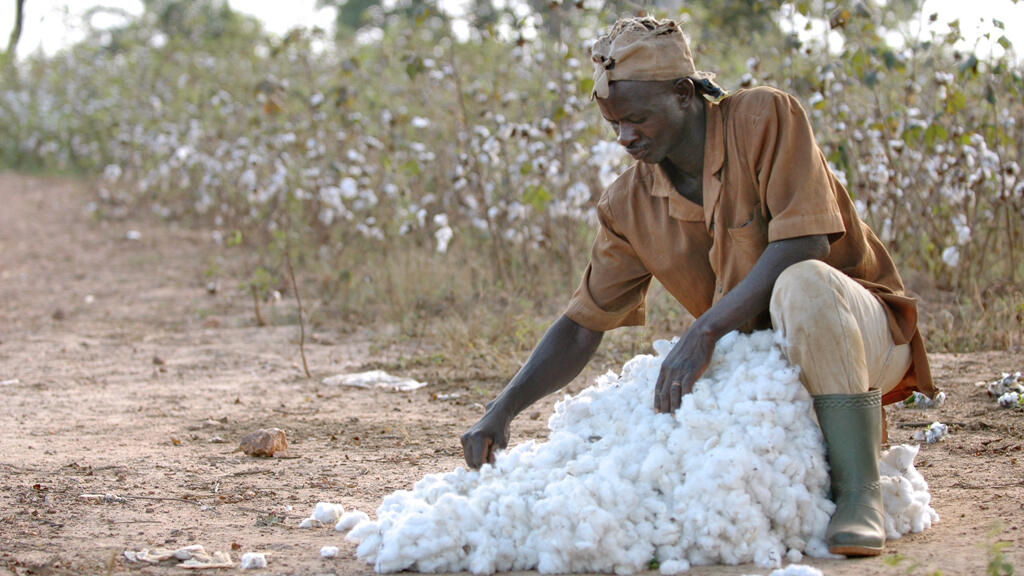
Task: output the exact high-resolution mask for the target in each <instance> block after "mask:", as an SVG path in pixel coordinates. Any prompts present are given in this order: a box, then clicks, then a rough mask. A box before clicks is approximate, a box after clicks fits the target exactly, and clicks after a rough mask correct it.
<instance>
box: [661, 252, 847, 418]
mask: <svg viewBox="0 0 1024 576" xmlns="http://www.w3.org/2000/svg"><path fill="white" fill-rule="evenodd" d="M828 253H829V244H828V237H827V236H826V235H824V234H821V235H815V236H801V237H797V238H787V239H784V240H778V241H776V242H771V243H769V244H768V246H767V248H765V251H764V252H763V253H762V254H761V257H760V258H758V260H757V263H755V264H754V267H753V268H752V269H751V270H750V272H749V273H748V274H747V276H746V277H745V278H744V279H743V280H742V281H741V282H740V283H739V284H737V285H736V287H735V288H733V289H732V290H730V291H729V293H727V294H726V295H725V296H723V297H722V299H721V300H719V301H718V302H717V303H716V304H715V305H714V306H712V307H711V308H710V309H708V311H707V312H705V313H704V314H701V316H700V318H697V321H696V322H695V323H694V324H693V326H691V327H690V329H689V330H687V331H686V333H685V334H683V337H682V338H681V339H680V340H679V342H677V343H676V345H675V346H674V347H673V348H672V351H671V352H669V354H668V356H666V357H665V361H664V362H663V363H662V365H661V373H660V374H659V375H658V383H657V386H656V387H655V389H654V408H655V410H656V411H658V412H674V411H675V410H676V409H677V408H679V405H680V403H681V402H682V397H683V396H684V395H686V394H689V393H690V392H691V391H692V390H693V385H694V383H696V382H697V379H698V378H700V376H701V374H703V373H704V371H705V370H706V369H707V367H708V365H709V364H710V363H711V354H712V353H713V352H714V350H715V343H716V342H718V339H719V338H721V337H722V336H724V335H726V334H728V333H729V332H731V331H733V330H736V329H738V328H739V327H740V326H742V325H743V324H744V323H745V322H747V321H748V320H750V319H751V318H754V317H755V316H756V315H758V314H760V313H761V312H764V311H765V310H767V309H768V305H769V302H770V301H771V296H772V288H773V287H774V286H775V280H777V279H778V277H779V275H780V274H782V271H783V270H785V269H786V268H788V267H790V266H792V265H793V264H796V263H797V262H802V261H804V260H815V259H816V260H821V259H824V258H825V257H826V256H828Z"/></svg>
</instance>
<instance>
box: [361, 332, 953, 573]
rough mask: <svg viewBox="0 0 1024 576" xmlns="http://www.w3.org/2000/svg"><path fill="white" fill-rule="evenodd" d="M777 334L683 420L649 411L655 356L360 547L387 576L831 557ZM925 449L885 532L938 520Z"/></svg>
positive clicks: (587, 392) (893, 498)
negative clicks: (544, 433)
mask: <svg viewBox="0 0 1024 576" xmlns="http://www.w3.org/2000/svg"><path fill="white" fill-rule="evenodd" d="M779 338H780V337H779V336H778V335H775V334H772V333H770V332H760V333H754V334H752V335H749V336H747V335H740V334H737V333H732V334H730V335H728V336H726V337H725V338H723V339H722V340H721V341H719V343H718V345H717V347H716V351H715V355H714V358H713V359H712V362H711V365H710V367H709V369H708V371H707V373H706V374H705V375H704V376H703V377H702V378H701V379H700V380H699V381H698V382H697V383H696V385H695V387H694V391H693V393H692V394H690V395H687V396H685V397H684V399H683V402H682V405H681V407H680V408H679V410H678V411H677V412H676V413H675V414H674V415H667V414H657V413H655V412H654V410H653V404H652V401H651V398H652V395H653V389H654V384H655V381H656V379H657V376H658V373H659V370H660V366H661V362H662V360H663V359H664V357H665V355H666V354H667V353H668V351H669V350H670V349H671V347H672V343H671V342H667V341H658V342H656V343H655V344H654V348H655V355H640V356H637V357H635V358H633V359H632V360H630V361H629V362H627V363H626V364H625V365H624V366H623V368H622V372H621V374H614V373H608V374H606V375H605V376H603V377H601V378H599V379H598V380H597V382H596V383H595V384H594V385H592V386H590V387H588V388H586V389H584V390H583V391H581V392H579V393H578V394H576V395H575V396H571V397H570V396H566V397H565V398H564V399H563V400H562V401H560V402H559V403H558V404H557V405H556V406H555V411H554V414H553V415H552V416H551V417H550V418H549V421H548V427H549V434H548V440H547V441H545V442H538V441H532V440H531V441H527V442H524V443H521V444H519V445H518V446H516V447H514V448H511V449H509V450H505V451H501V452H499V453H498V454H497V457H496V459H495V462H494V464H493V465H490V464H488V465H484V466H483V467H482V468H481V469H479V470H466V469H465V468H461V467H460V468H457V469H455V470H454V471H452V472H448V473H441V474H430V475H427V476H426V477H424V478H423V479H422V480H420V481H419V482H417V483H416V484H415V486H414V487H413V488H412V489H411V490H400V491H398V492H395V493H393V494H392V495H390V496H387V497H386V498H385V499H384V500H383V502H382V503H381V505H380V507H379V508H378V509H377V512H376V519H374V520H370V519H366V520H363V521H361V522H359V523H358V524H356V525H355V526H354V527H352V529H351V530H350V531H349V532H348V534H347V536H346V538H347V539H348V540H351V541H353V542H356V543H357V544H358V546H357V548H356V555H357V556H358V557H359V558H360V559H362V560H364V561H365V562H367V563H369V564H372V565H373V567H374V569H375V570H376V571H378V572H396V571H402V570H412V571H421V572H439V571H443V572H456V571H471V572H473V573H476V574H489V573H493V572H497V571H508V570H533V569H535V570H538V571H540V572H542V573H563V572H609V573H610V572H614V573H617V574H630V573H634V572H637V571H642V570H645V569H648V568H649V567H650V566H652V565H653V564H652V560H654V561H656V563H657V566H658V569H659V570H660V571H661V572H662V573H664V574H674V573H679V572H685V571H686V570H688V569H689V568H690V567H691V566H696V565H708V564H719V563H721V564H741V563H755V564H756V565H758V566H759V567H762V568H766V569H774V568H780V567H781V565H782V564H783V562H799V561H800V560H801V559H802V558H803V557H804V555H809V556H812V557H820V556H825V555H827V548H826V546H825V544H824V541H823V538H824V533H825V528H826V527H827V525H828V521H829V517H830V515H831V513H832V511H833V509H834V505H833V504H832V502H830V501H829V500H828V498H827V490H828V467H827V465H826V462H825V456H824V444H823V440H822V436H821V432H820V430H819V428H818V426H817V424H816V422H815V420H814V419H813V417H812V411H811V398H810V396H809V395H808V394H807V392H806V391H805V389H804V388H803V386H802V385H801V384H800V382H799V377H798V371H797V369H795V368H793V367H792V366H790V365H789V364H788V363H787V362H786V361H785V359H784V357H783V355H782V351H781V348H780V347H779V342H780V340H779ZM916 453H917V452H916V449H915V448H912V447H898V448H894V449H893V450H890V451H889V452H887V453H885V454H884V455H883V456H882V469H883V474H884V476H883V494H887V495H888V496H884V497H883V498H884V501H885V505H886V518H887V520H886V522H887V532H888V533H889V537H890V538H898V537H899V536H900V535H901V534H904V533H907V532H917V531H921V530H924V529H926V528H927V527H929V526H930V525H931V523H933V522H935V521H937V520H938V516H937V515H936V514H935V512H934V510H933V509H932V508H931V507H930V505H929V502H930V496H929V495H928V492H927V484H926V483H925V482H924V479H923V477H921V476H920V474H919V473H918V472H917V471H916V470H915V469H914V468H913V460H914V456H915V455H916Z"/></svg>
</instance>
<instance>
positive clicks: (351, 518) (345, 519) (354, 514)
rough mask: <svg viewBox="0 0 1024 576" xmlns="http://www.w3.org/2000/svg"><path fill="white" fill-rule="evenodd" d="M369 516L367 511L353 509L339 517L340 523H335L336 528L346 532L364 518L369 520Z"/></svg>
mask: <svg viewBox="0 0 1024 576" xmlns="http://www.w3.org/2000/svg"><path fill="white" fill-rule="evenodd" d="M369 518H370V517H369V516H367V515H366V513H365V512H360V511H359V510H353V511H351V512H346V513H344V514H342V516H341V518H340V519H338V523H337V524H335V526H334V529H335V530H336V531H338V532H345V531H348V530H351V529H353V528H355V527H356V525H357V524H359V523H360V522H363V521H364V520H369Z"/></svg>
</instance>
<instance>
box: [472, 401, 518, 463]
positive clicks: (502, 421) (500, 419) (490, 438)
mask: <svg viewBox="0 0 1024 576" xmlns="http://www.w3.org/2000/svg"><path fill="white" fill-rule="evenodd" d="M511 422H512V418H510V417H508V416H507V415H506V414H505V413H504V411H503V410H500V409H498V408H495V407H494V403H493V402H492V403H491V404H488V406H487V412H486V413H485V414H484V415H483V417H482V418H480V420H479V421H478V422H477V423H476V424H474V425H473V426H472V427H471V428H470V429H469V430H467V431H466V433H465V434H463V435H462V454H463V456H465V458H466V464H467V465H469V467H470V468H479V467H481V466H483V464H484V462H487V463H488V464H493V463H494V452H495V451H496V450H499V449H504V448H505V447H507V446H508V436H509V424H510V423H511Z"/></svg>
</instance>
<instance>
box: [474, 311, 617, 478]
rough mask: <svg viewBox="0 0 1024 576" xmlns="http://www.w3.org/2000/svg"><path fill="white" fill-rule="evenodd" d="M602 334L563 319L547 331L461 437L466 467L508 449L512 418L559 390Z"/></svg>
mask: <svg viewBox="0 0 1024 576" xmlns="http://www.w3.org/2000/svg"><path fill="white" fill-rule="evenodd" d="M603 336H604V332H600V331H596V330H590V329H589V328H584V327H583V326H580V325H579V324H577V323H576V322H574V321H572V320H570V319H569V318H568V317H566V316H562V317H561V318H559V319H558V320H556V321H555V323H554V324H552V325H551V327H550V328H548V331H547V332H546V333H545V334H544V337H543V338H541V340H540V342H539V343H538V344H537V347H536V348H534V349H533V352H532V353H531V354H530V357H529V359H527V360H526V364H523V367H522V368H520V369H519V372H518V373H517V374H516V375H515V377H514V378H512V381H511V382H509V384H508V386H506V387H505V389H504V390H502V392H501V394H500V395H499V396H498V397H497V398H495V399H494V400H492V401H491V402H490V403H489V404H488V405H487V412H486V413H485V414H484V415H483V417H482V418H480V420H479V421H478V422H477V423H476V424H474V425H473V426H472V427H471V428H470V429H469V430H467V431H466V433H465V434H463V435H462V450H463V454H464V455H465V457H466V464H468V465H469V466H470V467H471V468H479V467H480V466H481V465H483V463H484V462H494V452H495V450H497V449H500V448H505V447H506V446H508V438H509V425H510V424H511V423H512V419H513V418H515V417H516V416H517V415H518V414H519V413H520V412H522V411H523V410H525V409H526V408H527V407H528V406H530V405H531V404H533V403H534V402H536V401H537V400H540V399H541V398H543V397H545V396H547V395H548V394H550V393H552V392H555V391H557V390H561V389H562V388H563V387H565V385H566V384H568V383H569V382H571V381H572V379H573V378H575V377H576V376H577V375H579V373H580V372H581V371H582V370H583V367H584V366H586V365H587V362H589V361H590V359H591V358H592V357H593V356H594V352H596V351H597V347H598V346H599V345H600V344H601V339H602V337H603Z"/></svg>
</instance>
